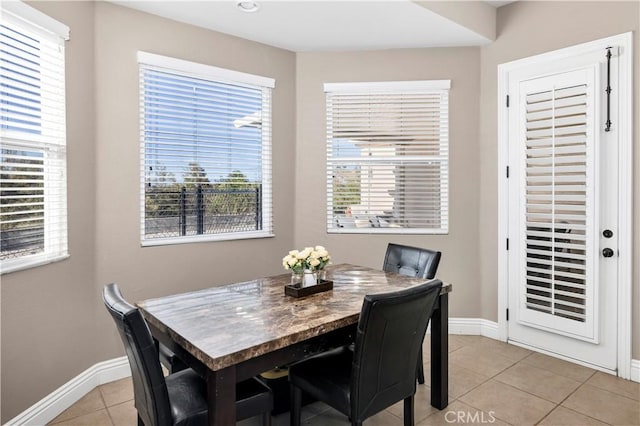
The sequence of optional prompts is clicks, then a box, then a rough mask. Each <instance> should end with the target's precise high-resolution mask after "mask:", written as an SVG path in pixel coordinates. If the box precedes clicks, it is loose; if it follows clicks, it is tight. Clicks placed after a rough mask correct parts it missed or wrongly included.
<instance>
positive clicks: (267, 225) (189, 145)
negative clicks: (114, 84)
mask: <svg viewBox="0 0 640 426" xmlns="http://www.w3.org/2000/svg"><path fill="white" fill-rule="evenodd" d="M138 62H139V63H140V95H141V100H140V107H141V117H140V120H141V139H142V140H141V163H142V164H141V169H142V178H141V180H142V188H141V195H142V197H141V198H142V200H141V203H142V208H141V211H142V223H141V234H142V235H141V239H142V244H143V245H157V244H173V243H183V242H192V241H201V240H227V239H240V238H260V237H268V236H272V213H271V90H272V88H273V87H274V81H273V80H272V79H270V78H266V77H259V76H254V75H250V74H245V73H240V72H236V71H230V70H225V69H221V68H216V67H212V66H208V65H202V64H196V63H193V62H187V61H183V60H179V59H173V58H168V57H164V56H159V55H154V54H150V53H145V52H139V54H138Z"/></svg>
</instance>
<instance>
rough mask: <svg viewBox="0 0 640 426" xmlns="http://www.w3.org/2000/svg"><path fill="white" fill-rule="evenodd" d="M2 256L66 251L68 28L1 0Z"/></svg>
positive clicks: (39, 257)
mask: <svg viewBox="0 0 640 426" xmlns="http://www.w3.org/2000/svg"><path fill="white" fill-rule="evenodd" d="M0 25H1V30H2V32H1V34H0V39H1V56H0V64H1V77H0V78H1V83H0V86H1V91H2V100H1V102H0V104H1V111H2V114H1V122H0V131H1V135H2V146H1V150H0V151H1V156H0V173H1V177H0V181H1V189H0V192H1V194H0V199H1V203H0V204H1V206H0V223H1V227H2V228H1V232H0V245H1V254H0V261H1V265H2V272H3V273H4V272H11V271H14V270H19V269H22V268H25V267H30V266H36V265H39V264H44V263H48V262H51V261H54V260H58V259H61V258H65V257H66V256H67V255H68V253H67V203H66V193H67V187H66V124H65V62H64V40H65V39H68V31H69V30H68V28H67V27H66V26H64V25H63V24H60V23H59V22H57V21H54V20H53V19H51V18H49V17H48V16H46V15H43V14H42V13H40V12H38V11H37V10H35V9H33V8H31V7H29V6H27V5H25V4H23V3H20V2H5V3H3V5H2V17H1V19H0Z"/></svg>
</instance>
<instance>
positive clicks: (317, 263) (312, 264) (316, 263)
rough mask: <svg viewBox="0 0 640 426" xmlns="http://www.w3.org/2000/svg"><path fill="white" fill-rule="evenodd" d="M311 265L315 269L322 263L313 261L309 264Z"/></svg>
mask: <svg viewBox="0 0 640 426" xmlns="http://www.w3.org/2000/svg"><path fill="white" fill-rule="evenodd" d="M309 264H310V265H311V266H313V267H316V266H318V265H319V264H320V261H319V260H318V259H311V262H309Z"/></svg>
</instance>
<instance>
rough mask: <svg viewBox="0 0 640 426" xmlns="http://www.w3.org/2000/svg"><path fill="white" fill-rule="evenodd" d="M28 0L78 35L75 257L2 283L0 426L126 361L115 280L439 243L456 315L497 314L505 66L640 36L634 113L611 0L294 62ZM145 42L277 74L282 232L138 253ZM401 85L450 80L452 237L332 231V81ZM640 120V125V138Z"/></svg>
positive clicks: (101, 9) (269, 51) (107, 12)
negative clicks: (449, 37) (405, 46)
mask: <svg viewBox="0 0 640 426" xmlns="http://www.w3.org/2000/svg"><path fill="white" fill-rule="evenodd" d="M33 5H34V6H35V7H36V8H38V9H41V10H42V11H44V12H45V13H47V14H49V15H51V16H53V17H54V18H56V19H58V20H60V21H61V22H64V23H66V24H67V25H69V27H70V28H71V40H70V41H69V42H68V43H67V91H68V98H67V115H68V120H67V128H68V151H69V154H68V166H69V237H70V252H71V258H70V259H68V260H66V261H63V262H59V263H55V264H52V265H48V266H43V267H39V268H34V269H30V270H27V271H22V272H15V273H11V274H7V275H3V276H2V285H1V287H0V291H1V327H2V329H1V331H2V344H1V355H2V356H1V363H2V365H1V367H2V392H1V398H2V400H1V412H2V413H1V420H0V421H1V422H2V423H4V422H6V421H8V420H9V419H11V418H13V417H14V416H16V415H17V414H19V413H20V412H22V411H23V410H25V409H27V408H28V407H29V406H31V405H32V404H34V403H36V402H38V401H39V400H40V399H42V398H43V397H44V396H46V395H47V394H48V393H50V392H52V391H53V390H55V389H57V388H58V387H60V386H62V385H63V384H65V383H66V382H67V381H69V380H70V379H72V378H73V377H75V376H77V375H78V374H79V373H81V372H82V371H84V370H86V369H87V368H89V367H90V366H92V365H93V364H95V363H97V362H100V361H104V360H106V359H110V358H113V357H117V356H121V355H122V354H123V350H122V347H121V343H120V342H119V340H118V339H117V336H116V333H115V329H114V327H113V325H112V323H111V322H110V320H109V318H108V317H107V315H106V312H105V311H104V307H103V306H102V304H101V299H100V290H101V288H102V286H103V285H104V284H106V283H108V282H111V281H117V282H119V283H120V284H121V286H122V288H123V291H124V293H125V295H126V296H127V298H129V299H131V300H140V299H143V298H147V297H153V296H159V295H162V294H168V293H172V292H177V291H184V290H189V289H195V288H198V287H204V286H206V285H215V284H221V283H225V282H230V281H235V280H240V279H244V278H251V277H255V276H257V275H262V274H266V273H277V272H279V271H280V270H281V269H280V258H281V257H282V256H283V254H284V253H286V251H287V250H289V249H290V248H291V247H294V246H298V247H300V246H304V245H308V244H324V245H326V246H327V247H328V248H329V249H330V250H331V252H332V254H333V256H334V259H335V261H336V262H354V263H361V264H365V265H369V266H374V267H375V266H380V264H381V262H382V256H383V253H384V250H385V247H386V244H387V242H388V241H396V242H401V243H405V244H413V245H422V246H427V247H438V248H440V249H441V250H442V251H443V252H444V257H443V260H442V264H441V267H440V274H441V276H443V277H446V279H447V280H449V281H451V282H452V283H453V284H454V295H453V297H452V298H451V315H452V316H455V317H481V318H486V319H489V320H494V321H495V320H496V319H497V272H496V267H497V262H496V256H497V254H496V253H497V250H498V238H497V236H496V233H497V198H496V197H497V194H496V192H497V179H498V177H497V170H496V169H497V130H496V125H497V119H496V104H497V100H496V91H497V85H496V75H497V68H496V67H497V65H498V64H500V63H503V62H507V61H511V60H514V59H518V58H522V57H526V56H529V55H533V54H536V53H542V52H545V51H549V50H553V49H557V48H561V47H565V46H569V45H572V44H576V43H581V42H585V41H589V40H593V39H596V38H600V37H605V36H609V35H613V34H618V33H622V32H625V31H629V30H634V31H636V40H635V58H636V64H635V71H636V74H635V78H636V86H635V87H636V89H635V92H634V93H636V95H635V111H636V112H637V113H638V112H640V108H639V107H638V95H637V92H638V91H637V87H638V86H637V84H638V81H640V77H638V71H639V70H640V67H638V58H639V57H640V54H638V46H639V45H640V43H638V39H637V37H638V36H637V34H638V30H639V28H638V16H639V10H638V3H637V2H628V3H610V2H607V3H606V8H605V6H603V3H598V2H594V3H591V2H586V3H574V2H568V3H563V2H532V3H530V2H517V3H514V4H512V5H509V6H505V7H502V8H500V9H499V11H498V20H497V21H498V39H497V40H496V42H495V43H493V44H491V45H489V46H486V47H483V48H451V49H445V48H439V49H409V50H388V51H377V52H350V53H325V54H315V53H303V54H299V55H297V56H296V55H294V54H293V53H291V52H287V51H283V50H280V49H275V48H271V47H267V46H264V45H260V44H257V43H253V42H250V41H246V40H240V39H238V38H234V37H230V36H226V35H222V34H219V33H215V32H211V31H206V30H203V29H198V28H194V27H191V26H187V25H183V24H180V23H176V22H172V21H169V20H165V19H161V18H157V17H153V16H150V15H146V14H143V13H139V12H135V11H133V10H129V9H125V8H121V7H119V6H114V5H111V4H106V3H93V2H69V3H66V2H35V3H33ZM605 12H606V19H605V18H604V17H603V16H604V14H605ZM541 26H542V27H543V28H544V30H541V29H540V28H541ZM137 50H146V51H149V52H153V53H158V54H164V55H169V56H175V57H179V58H183V59H187V60H192V61H196V62H203V63H207V64H211V65H215V66H220V67H227V68H231V69H235V70H239V71H244V72H249V73H254V74H260V75H265V76H269V77H273V78H275V79H276V89H275V91H274V99H273V104H274V119H273V123H274V130H273V141H274V188H275V189H274V209H275V212H274V213H275V217H274V224H275V232H276V235H277V236H276V237H275V238H272V239H263V240H251V241H235V242H224V243H203V244H194V245H179V246H166V247H149V248H141V247H140V243H139V195H138V191H139V188H138V184H137V182H138V181H139V153H138V110H137V106H138V99H137V94H138V88H137V65H136V59H135V58H136V56H135V55H136V51H137ZM406 79H451V81H452V88H451V135H450V136H451V138H450V139H451V154H450V157H451V171H450V176H451V193H450V202H451V214H450V229H451V232H450V234H449V235H444V236H415V235H408V236H366V235H357V236H354V235H352V236H348V235H327V234H326V231H325V210H326V204H325V171H324V170H325V169H324V158H325V154H324V137H325V133H324V94H323V91H322V84H323V83H324V82H339V81H378V80H380V81H384V80H406ZM639 127H640V126H639V123H638V120H637V119H636V121H635V132H636V133H635V134H636V138H635V140H636V141H637V140H638V137H637V135H638V130H639ZM636 146H637V144H636ZM638 167H640V150H638V149H637V150H636V152H635V169H636V170H638ZM294 181H295V183H294ZM634 184H635V195H636V198H635V206H636V209H635V218H636V219H635V223H634V225H635V227H636V230H635V233H634V241H635V262H634V263H635V265H639V264H640V232H639V231H638V229H639V227H640V176H639V175H638V174H637V173H636V176H635V182H634ZM477 212H479V214H477ZM230 266H233V267H230ZM634 283H635V284H634V301H635V304H634V315H635V316H634V322H633V323H634V324H636V327H635V329H634V336H635V339H634V358H636V359H639V358H640V327H639V326H637V324H640V313H639V312H640V303H639V302H638V299H639V294H640V268H638V267H636V268H635V270H634Z"/></svg>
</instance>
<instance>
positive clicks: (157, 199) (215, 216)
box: [145, 184, 262, 239]
mask: <svg viewBox="0 0 640 426" xmlns="http://www.w3.org/2000/svg"><path fill="white" fill-rule="evenodd" d="M258 230H262V186H261V185H259V184H255V185H252V187H248V188H241V189H226V188H225V189H221V188H215V187H214V188H210V187H206V186H203V185H197V186H191V187H186V186H182V187H180V188H179V189H178V188H176V187H172V188H159V187H149V188H147V189H146V191H145V238H147V239H155V238H168V237H179V236H187V235H203V234H227V233H233V232H247V231H258Z"/></svg>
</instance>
